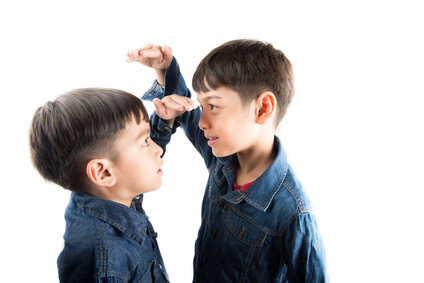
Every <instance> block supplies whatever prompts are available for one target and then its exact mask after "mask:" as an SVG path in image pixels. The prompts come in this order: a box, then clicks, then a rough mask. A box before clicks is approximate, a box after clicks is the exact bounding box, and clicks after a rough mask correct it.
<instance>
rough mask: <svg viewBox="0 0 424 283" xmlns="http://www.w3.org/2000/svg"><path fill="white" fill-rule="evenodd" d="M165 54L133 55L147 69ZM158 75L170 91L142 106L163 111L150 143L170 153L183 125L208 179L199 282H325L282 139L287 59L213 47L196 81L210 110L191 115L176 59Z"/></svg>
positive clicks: (241, 46) (245, 46) (231, 45)
mask: <svg viewBox="0 0 424 283" xmlns="http://www.w3.org/2000/svg"><path fill="white" fill-rule="evenodd" d="M160 51H161V48H160V47H157V46H156V47H155V46H151V47H150V48H144V49H141V50H134V51H132V52H129V54H128V56H129V60H130V61H140V62H142V61H143V60H145V59H146V58H150V59H151V60H153V59H154V58H157V57H158V56H159V57H158V58H160V56H162V55H158V53H160ZM162 51H163V50H162ZM168 51H169V50H168ZM162 53H163V52H162ZM168 53H169V52H168ZM168 56H169V54H168ZM156 71H157V73H158V75H159V77H158V81H159V82H164V85H165V87H162V86H160V85H159V84H158V83H157V82H155V83H154V85H153V86H152V88H151V89H150V90H149V91H148V92H147V93H146V94H145V95H144V97H143V98H144V99H150V100H152V99H153V102H154V104H155V106H156V108H157V115H153V116H152V118H151V128H152V136H155V137H156V139H157V140H158V143H159V144H160V145H161V147H162V148H163V149H165V146H166V144H167V143H168V142H169V141H170V139H171V135H172V134H173V133H174V132H175V131H176V128H177V127H179V126H181V127H182V128H183V130H184V132H185V133H186V135H187V137H188V138H189V140H190V141H191V143H192V144H193V145H194V146H195V147H196V149H197V150H198V151H199V153H200V154H201V155H202V157H203V158H204V160H205V163H206V166H207V168H208V170H209V180H208V182H207V185H206V191H205V195H204V198H203V205H202V223H201V227H200V229H199V232H198V238H197V241H196V244H195V257H194V279H193V281H194V282H326V281H327V280H328V279H327V274H326V268H325V255H324V246H323V243H322V241H321V236H320V234H319V232H318V228H317V224H316V219H315V216H314V215H313V213H312V211H311V204H310V201H309V199H308V197H307V196H306V194H305V191H304V190H303V188H302V186H301V184H300V182H299V181H298V180H297V178H296V177H295V175H294V173H293V170H292V168H291V167H290V166H289V165H288V163H287V158H286V153H285V151H284V149H283V146H282V144H281V141H280V139H279V138H278V137H277V136H275V130H276V128H277V126H278V124H279V122H280V121H281V119H282V118H283V116H284V114H285V113H286V110H287V106H288V105H289V103H290V101H291V99H292V96H293V92H294V86H293V72H292V67H291V64H290V62H289V60H288V59H287V58H286V57H285V55H284V54H283V53H282V52H281V51H280V50H277V49H275V48H274V47H273V46H272V45H271V44H268V43H264V42H260V41H256V40H235V41H230V42H227V43H225V44H223V45H221V46H219V47H217V48H215V49H214V50H212V51H211V52H210V53H209V54H208V55H207V56H206V57H205V58H204V59H203V60H202V62H201V63H200V64H199V66H198V68H197V70H196V72H195V74H194V76H193V88H194V90H195V91H196V92H197V99H198V100H199V102H200V104H201V108H202V110H200V109H194V110H192V109H193V108H194V107H193V101H191V99H190V96H191V94H190V91H189V90H188V88H187V87H186V85H185V82H184V79H183V77H182V75H181V74H180V71H179V67H178V64H177V62H176V60H175V59H174V60H173V61H172V62H171V64H170V66H169V67H168V68H167V69H166V73H165V77H164V78H162V77H161V75H160V74H161V72H160V71H161V70H158V69H156ZM164 71H165V70H162V72H164ZM173 94H177V95H173Z"/></svg>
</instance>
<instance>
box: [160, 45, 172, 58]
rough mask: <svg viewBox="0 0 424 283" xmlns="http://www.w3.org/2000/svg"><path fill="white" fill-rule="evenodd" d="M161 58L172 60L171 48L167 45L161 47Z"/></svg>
mask: <svg viewBox="0 0 424 283" xmlns="http://www.w3.org/2000/svg"><path fill="white" fill-rule="evenodd" d="M162 53H163V58H164V59H165V61H172V49H171V47H169V46H166V45H164V46H163V47H162Z"/></svg>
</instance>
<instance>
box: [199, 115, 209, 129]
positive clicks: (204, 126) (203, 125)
mask: <svg viewBox="0 0 424 283" xmlns="http://www.w3.org/2000/svg"><path fill="white" fill-rule="evenodd" d="M199 128H200V129H201V130H203V131H204V130H206V129H208V123H207V121H206V118H205V115H204V114H202V116H201V117H200V120H199Z"/></svg>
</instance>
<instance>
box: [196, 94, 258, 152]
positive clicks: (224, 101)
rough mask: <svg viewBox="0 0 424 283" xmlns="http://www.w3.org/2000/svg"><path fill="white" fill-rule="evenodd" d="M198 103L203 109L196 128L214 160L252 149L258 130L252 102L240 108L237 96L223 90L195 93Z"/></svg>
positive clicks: (240, 104) (239, 99) (241, 105)
mask: <svg viewBox="0 0 424 283" xmlns="http://www.w3.org/2000/svg"><path fill="white" fill-rule="evenodd" d="M197 99H198V100H199V102H200V104H201V106H202V108H203V112H202V117H201V118H200V121H199V127H200V129H201V130H203V131H204V134H205V137H207V138H208V139H209V141H208V145H209V146H210V147H211V148H212V152H213V154H214V155H215V156H218V157H223V156H228V155H232V154H234V153H238V152H243V151H246V150H249V148H251V147H252V146H254V141H255V138H256V133H257V129H258V127H257V124H256V123H255V115H254V113H255V112H254V111H255V107H254V102H253V101H252V103H250V104H247V105H243V104H242V101H241V98H240V95H239V94H238V93H237V92H236V91H233V90H230V89H228V88H225V87H219V88H217V89H215V90H210V91H208V92H206V93H198V95H197Z"/></svg>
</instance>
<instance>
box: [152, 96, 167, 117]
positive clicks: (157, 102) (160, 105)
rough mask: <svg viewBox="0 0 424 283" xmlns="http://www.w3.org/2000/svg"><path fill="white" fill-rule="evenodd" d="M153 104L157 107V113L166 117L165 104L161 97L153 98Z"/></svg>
mask: <svg viewBox="0 0 424 283" xmlns="http://www.w3.org/2000/svg"><path fill="white" fill-rule="evenodd" d="M153 104H154V105H155V108H156V114H158V116H159V117H164V116H165V114H166V109H165V104H164V103H163V102H162V100H160V99H159V98H155V99H153Z"/></svg>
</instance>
